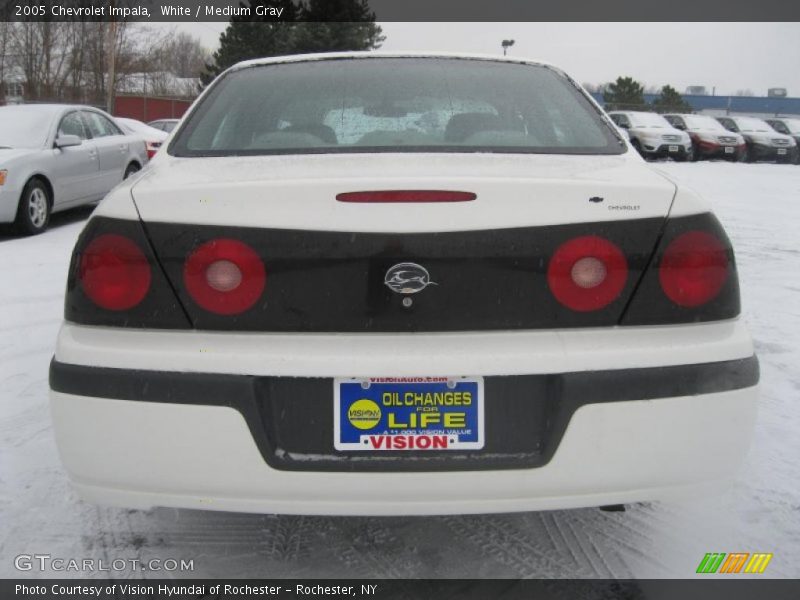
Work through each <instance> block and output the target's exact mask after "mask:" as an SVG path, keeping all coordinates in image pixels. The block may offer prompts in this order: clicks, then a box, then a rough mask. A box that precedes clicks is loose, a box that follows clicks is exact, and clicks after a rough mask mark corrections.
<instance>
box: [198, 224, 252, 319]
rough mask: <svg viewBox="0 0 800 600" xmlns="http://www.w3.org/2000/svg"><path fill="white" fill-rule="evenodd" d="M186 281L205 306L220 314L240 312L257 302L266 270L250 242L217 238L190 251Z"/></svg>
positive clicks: (200, 303)
mask: <svg viewBox="0 0 800 600" xmlns="http://www.w3.org/2000/svg"><path fill="white" fill-rule="evenodd" d="M183 282H184V284H185V285H186V289H187V290H188V292H189V295H190V296H191V297H192V299H193V300H194V301H195V302H197V304H199V305H200V306H201V307H202V308H204V309H206V310H207V311H210V312H213V313H216V314H219V315H237V314H239V313H243V312H244V311H246V310H247V309H249V308H251V307H252V306H253V305H254V304H255V303H256V302H258V299H259V298H260V297H261V294H262V292H263V291H264V286H265V285H266V282H267V272H266V269H265V268H264V263H263V262H262V261H261V258H259V256H258V254H256V251H255V250H253V249H252V248H251V247H250V246H248V245H247V244H245V243H243V242H239V241H237V240H231V239H217V240H212V241H210V242H206V243H205V244H203V245H202V246H200V247H199V248H197V249H195V250H194V251H193V252H192V253H191V254H190V255H189V258H187V259H186V264H184V267H183Z"/></svg>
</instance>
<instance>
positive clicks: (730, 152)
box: [725, 146, 734, 154]
mask: <svg viewBox="0 0 800 600" xmlns="http://www.w3.org/2000/svg"><path fill="white" fill-rule="evenodd" d="M733 151H734V147H733V146H727V147H726V148H725V154H733Z"/></svg>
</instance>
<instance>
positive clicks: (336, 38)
mask: <svg viewBox="0 0 800 600" xmlns="http://www.w3.org/2000/svg"><path fill="white" fill-rule="evenodd" d="M300 20H301V21H304V22H303V23H301V24H299V25H298V27H297V30H296V40H295V51H296V52H297V53H298V54H302V53H309V52H346V51H353V50H373V49H375V48H379V47H380V45H381V43H382V42H383V40H384V39H386V38H385V37H384V36H383V35H381V28H380V27H379V26H378V25H376V24H375V13H374V12H372V11H371V10H370V9H369V4H368V2H367V0H309V1H308V3H307V4H303V5H302V6H301V13H300Z"/></svg>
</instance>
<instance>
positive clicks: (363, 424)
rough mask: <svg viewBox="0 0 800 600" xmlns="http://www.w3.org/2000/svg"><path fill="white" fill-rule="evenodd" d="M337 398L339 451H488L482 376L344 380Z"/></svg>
mask: <svg viewBox="0 0 800 600" xmlns="http://www.w3.org/2000/svg"><path fill="white" fill-rule="evenodd" d="M333 397H334V403H333V405H334V413H333V427H334V431H333V445H334V448H336V449H337V450H346V451H353V452H357V451H361V452H366V451H369V452H375V451H384V450H391V451H398V450H399V451H409V450H411V451H419V450H423V451H431V450H433V451H438V450H480V449H481V448H483V444H484V434H483V378H482V377H452V378H447V377H372V378H340V379H335V380H334V382H333Z"/></svg>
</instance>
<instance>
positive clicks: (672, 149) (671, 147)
mask: <svg viewBox="0 0 800 600" xmlns="http://www.w3.org/2000/svg"><path fill="white" fill-rule="evenodd" d="M678 150H680V146H670V147H669V151H670V152H678Z"/></svg>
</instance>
